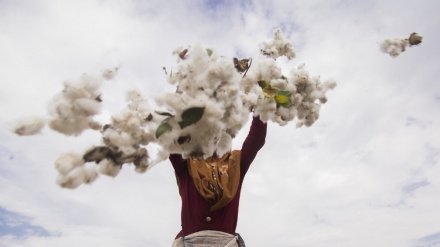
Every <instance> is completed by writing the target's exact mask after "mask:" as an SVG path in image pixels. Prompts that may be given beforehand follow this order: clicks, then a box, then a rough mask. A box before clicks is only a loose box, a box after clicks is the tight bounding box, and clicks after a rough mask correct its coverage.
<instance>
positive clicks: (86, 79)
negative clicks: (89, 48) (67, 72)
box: [78, 74, 104, 95]
mask: <svg viewBox="0 0 440 247" xmlns="http://www.w3.org/2000/svg"><path fill="white" fill-rule="evenodd" d="M103 82H104V80H103V77H102V75H100V76H95V75H89V74H84V75H82V76H81V77H80V79H79V81H78V85H79V86H80V87H81V88H84V90H86V91H87V92H89V93H90V94H91V95H94V94H95V93H96V92H97V91H98V89H99V88H100V87H101V85H102V83H103Z"/></svg>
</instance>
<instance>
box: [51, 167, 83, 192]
mask: <svg viewBox="0 0 440 247" xmlns="http://www.w3.org/2000/svg"><path fill="white" fill-rule="evenodd" d="M85 181H86V176H85V173H84V169H83V167H82V166H79V167H75V168H74V169H73V170H72V171H70V172H69V173H68V174H66V175H63V174H60V175H58V177H57V179H56V182H57V184H58V185H60V186H61V187H63V188H68V189H75V188H77V187H79V186H80V185H81V184H83V183H85Z"/></svg>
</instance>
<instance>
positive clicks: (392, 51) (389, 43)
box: [380, 33, 422, 57]
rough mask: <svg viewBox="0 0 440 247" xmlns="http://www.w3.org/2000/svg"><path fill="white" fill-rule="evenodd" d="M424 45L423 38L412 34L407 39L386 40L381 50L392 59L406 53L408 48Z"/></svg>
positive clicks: (381, 45)
mask: <svg viewBox="0 0 440 247" xmlns="http://www.w3.org/2000/svg"><path fill="white" fill-rule="evenodd" d="M420 43H422V36H420V35H419V34H417V33H412V34H411V35H410V36H409V38H407V39H398V38H397V39H386V40H384V41H382V42H381V44H380V50H381V51H382V52H384V53H387V54H389V55H390V56H392V57H397V56H399V55H400V53H402V52H404V51H405V50H406V48H407V47H411V46H413V45H419V44H420Z"/></svg>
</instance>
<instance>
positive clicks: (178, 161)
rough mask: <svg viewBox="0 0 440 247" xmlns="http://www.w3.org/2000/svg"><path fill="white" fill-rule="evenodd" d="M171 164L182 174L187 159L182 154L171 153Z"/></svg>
mask: <svg viewBox="0 0 440 247" xmlns="http://www.w3.org/2000/svg"><path fill="white" fill-rule="evenodd" d="M169 159H170V161H171V164H172V165H173V167H174V171H175V172H176V173H177V174H180V173H181V172H182V171H183V170H184V169H185V166H184V164H183V163H185V160H184V159H183V157H182V155H180V154H171V155H170V157H169Z"/></svg>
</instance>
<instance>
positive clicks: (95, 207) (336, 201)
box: [0, 0, 440, 247]
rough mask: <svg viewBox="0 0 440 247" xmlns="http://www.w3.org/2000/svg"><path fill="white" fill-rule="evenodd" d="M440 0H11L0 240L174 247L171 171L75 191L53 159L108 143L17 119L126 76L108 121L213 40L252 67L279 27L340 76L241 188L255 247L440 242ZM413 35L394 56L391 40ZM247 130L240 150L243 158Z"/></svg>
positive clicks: (4, 6)
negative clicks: (307, 122)
mask: <svg viewBox="0 0 440 247" xmlns="http://www.w3.org/2000/svg"><path fill="white" fill-rule="evenodd" d="M439 8H440V2H439V1H436V0H423V1H409V0H401V1H397V0H395V1H393V0H366V1H354V0H309V1H289V0H286V1H282V0H279V1H201V0H200V1H195V0H194V1H176V0H170V1H162V0H157V1H156V0H152V1H135V0H127V1H117V0H108V1H106V0H77V1H65V0H61V1H60V0H57V1H55V0H36V1H31V0H18V1H16V0H0V68H1V69H0V113H1V115H2V117H1V118H0V246H5V247H18V246H26V247H27V246H31V247H33V246H47V247H52V246H63V247H74V246H75V247H76V246H107V247H123V246H130V247H138V246H139V247H140V246H170V245H171V243H172V241H173V239H174V237H175V235H176V234H177V233H178V232H179V230H180V198H179V194H178V190H177V185H176V180H175V176H174V173H173V169H172V166H171V164H170V162H169V161H164V162H162V163H160V164H158V165H156V166H155V167H153V168H152V169H151V170H150V171H148V172H147V173H145V174H138V173H136V172H135V171H134V167H133V166H126V167H124V169H123V170H122V172H121V174H120V175H119V176H117V177H116V178H110V177H100V178H99V179H98V180H96V181H95V182H94V183H92V184H91V185H83V186H81V187H79V188H77V189H75V190H69V189H62V188H60V187H59V186H58V185H57V184H56V183H55V178H56V175H57V172H56V170H55V167H54V160H55V159H56V158H57V157H58V156H59V155H60V154H62V153H65V152H70V151H77V152H82V151H84V150H85V149H87V148H88V147H90V146H91V145H94V144H99V142H100V139H99V135H98V134H96V133H95V132H86V133H84V134H83V135H80V136H78V137H66V136H63V135H60V134H58V133H55V132H53V131H51V130H49V129H43V131H42V133H41V134H40V135H35V136H29V137H22V136H17V135H15V134H14V133H12V132H11V128H12V126H13V124H14V122H15V121H17V120H18V119H20V118H23V117H28V116H42V115H45V114H47V104H48V102H49V101H50V99H51V97H52V96H53V95H54V94H56V93H57V92H59V91H60V90H62V83H63V81H65V80H69V79H76V78H78V77H79V76H81V75H82V74H84V73H98V72H99V71H102V70H103V69H107V68H113V67H115V66H119V67H120V69H119V72H118V75H117V76H116V77H115V78H114V79H113V80H111V81H108V82H106V83H105V84H104V86H103V96H104V103H103V104H104V106H105V108H104V109H105V110H104V113H105V114H107V115H108V114H112V113H115V112H118V110H120V109H122V108H123V107H124V105H125V103H124V98H125V92H127V91H129V90H132V89H137V90H140V91H141V92H143V93H144V95H145V96H146V97H154V96H155V95H157V94H160V93H165V92H172V90H174V88H173V86H171V85H170V84H169V83H168V82H167V81H166V79H165V75H164V71H163V70H162V67H164V66H165V67H167V68H172V67H173V66H175V65H176V58H175V57H173V56H172V54H171V53H172V51H173V50H174V49H175V48H176V47H179V46H188V45H191V44H197V43H201V44H203V45H204V46H206V47H212V48H214V49H216V51H218V52H220V53H222V54H224V55H225V56H229V57H256V56H258V52H259V44H261V43H262V42H263V41H266V40H268V39H270V38H271V36H272V34H273V31H274V29H275V28H280V29H281V30H282V31H283V33H284V36H285V37H286V38H288V39H290V40H291V41H292V43H293V46H294V48H295V50H296V53H297V57H296V58H295V59H294V60H293V61H289V62H285V63H284V65H283V69H286V71H287V72H289V71H290V69H291V68H294V67H297V66H298V65H300V64H305V66H306V68H307V70H308V71H309V72H310V73H311V75H315V76H321V78H322V79H323V80H327V79H332V80H335V81H337V83H338V86H337V87H336V88H335V89H334V90H333V91H329V92H328V93H327V96H328V99H329V100H328V102H327V103H326V104H325V105H323V107H322V108H321V114H320V118H319V120H318V121H317V122H316V123H315V124H314V125H313V126H311V127H310V128H307V127H301V128H297V127H296V126H295V124H294V123H289V124H288V125H286V126H279V125H278V124H276V123H269V125H268V134H267V137H266V143H265V146H264V147H263V148H262V150H261V151H260V152H259V154H258V155H257V158H256V159H255V161H254V163H253V164H252V166H251V168H250V170H249V172H248V174H247V175H246V179H245V181H244V184H243V188H242V192H241V203H240V213H239V221H238V226H237V232H239V233H240V235H242V237H243V238H244V240H245V242H246V244H247V245H249V246H256V247H258V246H280V247H281V246H286V247H287V246H289V247H295V246H298V247H299V246H301V247H321V246H329V247H351V246H358V247H371V246H387V247H405V246H408V247H427V246H431V247H435V246H440V225H439V223H438V222H440V211H439V210H438V209H439V208H440V197H439V196H438V195H439V194H440V84H439V83H440V82H439V79H438V78H439V76H440V67H439V64H440V58H439V57H440V56H439V55H440V48H439V47H438V44H440V29H439V25H438V23H440V16H439V15H438V13H437V12H438V11H437V10H438V9H439ZM412 32H417V33H419V34H421V35H422V36H423V42H422V44H420V45H419V46H413V47H410V48H408V49H407V50H406V51H405V52H403V53H402V54H400V55H399V56H398V57H396V58H393V57H390V56H389V55H387V54H384V53H382V52H381V51H380V46H379V44H380V42H381V41H382V40H384V39H387V38H406V37H408V36H409V34H410V33H412ZM248 129H249V125H246V126H245V127H244V128H243V129H242V130H241V132H240V133H239V135H238V136H237V137H236V138H235V140H234V144H233V145H234V148H239V147H240V146H241V143H242V142H243V140H244V139H245V137H246V135H247V131H248Z"/></svg>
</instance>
